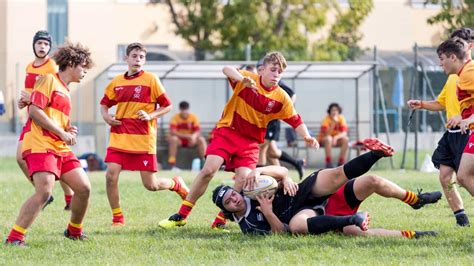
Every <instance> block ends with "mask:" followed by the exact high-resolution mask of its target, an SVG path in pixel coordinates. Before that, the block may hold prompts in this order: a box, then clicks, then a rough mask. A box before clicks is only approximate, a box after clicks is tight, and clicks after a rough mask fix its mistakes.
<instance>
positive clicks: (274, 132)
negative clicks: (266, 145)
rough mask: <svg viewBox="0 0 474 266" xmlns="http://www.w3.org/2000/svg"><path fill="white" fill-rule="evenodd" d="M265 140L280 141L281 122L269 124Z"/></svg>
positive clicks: (273, 121) (275, 121) (274, 121)
mask: <svg viewBox="0 0 474 266" xmlns="http://www.w3.org/2000/svg"><path fill="white" fill-rule="evenodd" d="M265 139H268V140H275V141H279V140H280V120H278V119H275V120H272V121H270V122H269V123H268V125H267V132H266V133H265Z"/></svg>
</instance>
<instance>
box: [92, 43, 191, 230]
mask: <svg viewBox="0 0 474 266" xmlns="http://www.w3.org/2000/svg"><path fill="white" fill-rule="evenodd" d="M145 56H146V49H145V47H144V46H143V45H142V44H140V43H132V44H130V45H128V47H127V50H126V56H125V62H126V63H127V64H128V71H127V72H125V73H124V74H122V75H118V76H116V77H115V78H114V79H113V80H112V81H111V82H110V84H109V85H108V86H107V88H106V89H105V95H104V97H103V98H102V100H101V101H100V105H101V113H102V117H103V119H104V121H105V122H106V123H107V124H109V125H110V126H111V127H110V141H109V147H108V148H107V154H106V156H105V160H104V161H105V162H106V163H107V173H106V175H105V177H106V188H107V197H108V199H109V203H110V207H111V208H112V225H113V226H116V225H119V226H120V225H125V217H124V215H123V213H122V208H121V207H120V195H119V189H118V180H119V175H120V172H121V171H122V170H131V171H140V176H141V178H142V183H143V186H144V187H145V188H146V189H147V190H149V191H158V190H164V189H169V190H171V191H175V192H176V193H178V195H179V196H180V197H181V198H183V199H184V198H185V197H186V195H187V194H188V188H187V187H186V184H185V183H184V181H183V179H182V178H181V177H179V176H175V177H174V178H173V179H169V178H162V177H158V178H157V177H156V175H155V172H156V171H157V170H158V161H157V158H156V131H157V130H156V119H157V118H159V117H161V116H163V115H164V114H166V113H168V112H169V111H170V110H171V108H172V105H171V101H170V99H169V98H168V96H167V95H166V92H165V89H164V87H163V85H161V82H160V80H159V78H158V77H156V76H155V75H154V74H152V73H150V72H147V71H144V70H143V69H142V68H143V65H144V64H145ZM115 105H116V106H117V109H116V111H115V115H111V114H109V108H111V107H112V106H115ZM157 105H158V106H157Z"/></svg>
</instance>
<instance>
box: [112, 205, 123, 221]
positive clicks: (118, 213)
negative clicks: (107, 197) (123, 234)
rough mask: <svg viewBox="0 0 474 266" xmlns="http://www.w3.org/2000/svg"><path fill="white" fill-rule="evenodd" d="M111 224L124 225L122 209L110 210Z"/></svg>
mask: <svg viewBox="0 0 474 266" xmlns="http://www.w3.org/2000/svg"><path fill="white" fill-rule="evenodd" d="M112 223H114V224H115V223H118V224H125V217H124V216H123V213H122V208H115V209H112Z"/></svg>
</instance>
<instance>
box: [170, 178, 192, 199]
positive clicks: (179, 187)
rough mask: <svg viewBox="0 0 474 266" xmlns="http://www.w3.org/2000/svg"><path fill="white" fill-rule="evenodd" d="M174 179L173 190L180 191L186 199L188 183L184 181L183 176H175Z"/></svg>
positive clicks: (181, 195) (180, 194)
mask: <svg viewBox="0 0 474 266" xmlns="http://www.w3.org/2000/svg"><path fill="white" fill-rule="evenodd" d="M173 181H174V182H175V187H174V188H173V191H174V192H176V193H178V195H179V196H180V197H181V199H183V200H185V199H186V196H187V195H188V193H189V188H188V186H186V183H184V180H183V178H182V177H180V176H175V177H173ZM174 189H176V190H174Z"/></svg>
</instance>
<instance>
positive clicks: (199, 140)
mask: <svg viewBox="0 0 474 266" xmlns="http://www.w3.org/2000/svg"><path fill="white" fill-rule="evenodd" d="M198 145H201V146H204V145H206V139H204V137H203V136H200V137H199V138H198Z"/></svg>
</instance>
